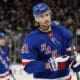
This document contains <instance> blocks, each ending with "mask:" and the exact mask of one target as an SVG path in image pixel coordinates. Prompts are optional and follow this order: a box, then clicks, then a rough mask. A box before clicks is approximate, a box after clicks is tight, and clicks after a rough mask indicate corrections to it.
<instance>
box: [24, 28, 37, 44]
mask: <svg viewBox="0 0 80 80" xmlns="http://www.w3.org/2000/svg"><path fill="white" fill-rule="evenodd" d="M37 39H38V30H37V29H36V30H35V31H32V32H31V33H29V34H28V35H26V36H25V38H24V44H25V43H26V42H31V43H32V44H33V43H34V42H36V40H37Z"/></svg>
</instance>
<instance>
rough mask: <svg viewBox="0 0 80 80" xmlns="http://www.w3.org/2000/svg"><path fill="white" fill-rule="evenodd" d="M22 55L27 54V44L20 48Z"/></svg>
mask: <svg viewBox="0 0 80 80" xmlns="http://www.w3.org/2000/svg"><path fill="white" fill-rule="evenodd" d="M21 52H22V53H29V48H28V44H24V45H23V46H22V48H21Z"/></svg>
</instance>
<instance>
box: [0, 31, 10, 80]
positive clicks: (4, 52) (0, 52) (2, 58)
mask: <svg viewBox="0 0 80 80" xmlns="http://www.w3.org/2000/svg"><path fill="white" fill-rule="evenodd" d="M8 53H9V48H8V46H7V45H6V40H5V35H4V33H1V32H0V80H9V76H10V73H11V71H10V70H9V58H8Z"/></svg>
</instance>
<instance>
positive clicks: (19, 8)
mask: <svg viewBox="0 0 80 80" xmlns="http://www.w3.org/2000/svg"><path fill="white" fill-rule="evenodd" d="M42 1H43V2H45V3H46V4H47V5H48V6H50V8H51V9H52V12H53V15H52V18H53V19H54V20H57V21H59V22H60V23H61V24H62V25H64V26H66V27H67V28H68V29H70V30H71V31H72V33H73V35H74V34H75V31H76V30H77V28H80V5H79V3H80V0H0V31H2V32H4V33H5V34H6V35H7V38H8V40H9V41H8V42H9V47H10V48H11V51H10V53H12V52H13V53H17V51H18V49H19V48H20V45H21V40H22V38H23V37H24V36H25V34H27V33H29V32H30V31H32V30H34V29H35V28H36V27H35V21H34V18H33V16H32V7H33V5H34V4H36V3H38V2H42ZM74 30H75V31H74ZM23 35H24V36H23ZM12 43H14V44H13V45H12ZM15 46H17V48H15ZM13 47H14V48H13ZM13 50H14V51H13ZM13 58H16V57H15V56H13ZM14 60H15V59H14Z"/></svg>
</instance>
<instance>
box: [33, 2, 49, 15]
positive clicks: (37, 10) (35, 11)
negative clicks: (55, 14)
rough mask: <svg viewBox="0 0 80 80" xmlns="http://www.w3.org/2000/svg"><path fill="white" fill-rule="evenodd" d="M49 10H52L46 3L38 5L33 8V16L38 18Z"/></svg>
mask: <svg viewBox="0 0 80 80" xmlns="http://www.w3.org/2000/svg"><path fill="white" fill-rule="evenodd" d="M48 10H50V8H49V7H48V6H47V5H46V4H45V3H38V4H36V5H34V6H33V16H37V15H39V14H41V13H43V12H46V11H48Z"/></svg>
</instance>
